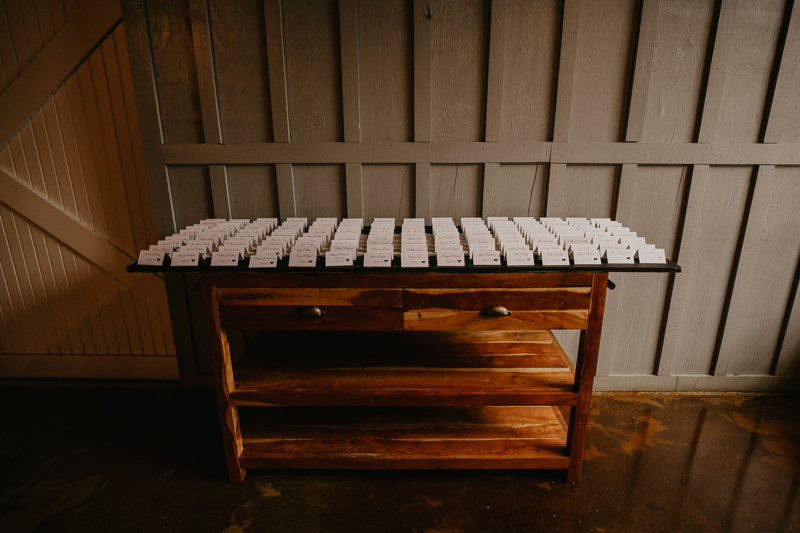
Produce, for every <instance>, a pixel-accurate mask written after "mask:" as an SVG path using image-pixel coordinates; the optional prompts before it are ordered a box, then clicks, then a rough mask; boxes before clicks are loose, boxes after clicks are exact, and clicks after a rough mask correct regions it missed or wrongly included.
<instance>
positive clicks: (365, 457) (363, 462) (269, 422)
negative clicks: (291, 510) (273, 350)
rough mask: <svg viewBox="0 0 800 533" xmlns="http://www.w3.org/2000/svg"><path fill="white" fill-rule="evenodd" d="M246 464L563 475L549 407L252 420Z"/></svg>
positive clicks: (272, 413)
mask: <svg viewBox="0 0 800 533" xmlns="http://www.w3.org/2000/svg"><path fill="white" fill-rule="evenodd" d="M248 414H250V415H251V416H250V417H249V418H247V419H246V427H247V428H248V429H247V431H246V433H245V434H244V441H243V442H244V448H243V451H242V455H241V461H242V464H243V465H244V466H248V467H258V468H265V467H292V468H340V467H350V468H352V467H357V466H361V467H367V468H532V467H540V468H541V467H545V468H548V467H549V468H564V467H565V466H566V463H567V461H568V459H567V457H566V456H565V451H564V444H565V441H566V436H565V433H564V423H563V418H562V417H561V414H560V413H559V412H558V409H555V408H551V407H482V408H462V407H456V408H433V409H431V408H425V409H414V408H402V409H371V408H368V409H364V408H340V409H326V410H322V411H320V410H318V409H314V410H307V409H302V408H300V409H298V408H291V409H286V408H280V409H259V410H258V411H253V412H251V413H248Z"/></svg>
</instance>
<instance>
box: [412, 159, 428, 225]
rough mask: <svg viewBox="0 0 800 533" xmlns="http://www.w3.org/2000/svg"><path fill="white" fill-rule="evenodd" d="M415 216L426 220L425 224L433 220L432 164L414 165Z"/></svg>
mask: <svg viewBox="0 0 800 533" xmlns="http://www.w3.org/2000/svg"><path fill="white" fill-rule="evenodd" d="M414 183H415V187H414V197H415V204H414V216H415V217H417V218H424V219H425V223H426V224H429V223H430V220H431V164H430V163H417V164H416V165H414Z"/></svg>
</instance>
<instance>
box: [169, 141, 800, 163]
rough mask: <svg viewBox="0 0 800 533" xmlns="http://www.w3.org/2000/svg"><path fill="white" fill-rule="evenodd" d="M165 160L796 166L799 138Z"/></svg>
mask: <svg viewBox="0 0 800 533" xmlns="http://www.w3.org/2000/svg"><path fill="white" fill-rule="evenodd" d="M164 157H165V161H166V163H167V164H168V165H257V164H278V163H288V164H291V163H310V164H315V163H317V164H325V163H364V164H370V163H383V164H387V163H388V164H391V163H432V164H437V163H556V164H559V163H561V164H570V165H625V164H637V165H747V166H751V165H790V166H791V165H800V143H785V144H762V143H725V144H696V143H677V144H671V143H635V144H633V143H625V142H597V143H593V142H566V143H547V142H501V143H487V142H452V143H447V142H443V143H410V142H389V143H331V142H313V143H289V144H284V143H251V144H231V145H210V144H166V145H164Z"/></svg>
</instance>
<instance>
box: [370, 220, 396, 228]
mask: <svg viewBox="0 0 800 533" xmlns="http://www.w3.org/2000/svg"><path fill="white" fill-rule="evenodd" d="M378 225H386V226H390V227H391V228H394V226H395V224H394V219H393V218H375V219H373V220H372V227H373V228H374V227H375V226H378Z"/></svg>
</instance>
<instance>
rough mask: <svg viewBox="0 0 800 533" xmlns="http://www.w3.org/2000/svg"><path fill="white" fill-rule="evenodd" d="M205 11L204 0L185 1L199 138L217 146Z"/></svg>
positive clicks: (219, 138) (213, 77)
mask: <svg viewBox="0 0 800 533" xmlns="http://www.w3.org/2000/svg"><path fill="white" fill-rule="evenodd" d="M206 8H207V5H206V2H205V0H189V12H190V14H191V18H192V41H193V43H194V57H195V63H196V68H197V87H198V90H199V91H200V112H201V116H202V120H203V134H204V136H205V142H206V143H207V144H220V143H222V128H221V126H220V119H219V100H218V99H217V82H216V75H215V73H214V58H213V57H212V53H211V33H210V30H211V28H210V25H209V22H208V10H207V9H206Z"/></svg>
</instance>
